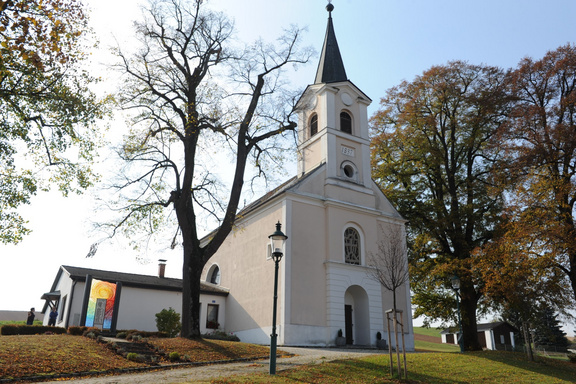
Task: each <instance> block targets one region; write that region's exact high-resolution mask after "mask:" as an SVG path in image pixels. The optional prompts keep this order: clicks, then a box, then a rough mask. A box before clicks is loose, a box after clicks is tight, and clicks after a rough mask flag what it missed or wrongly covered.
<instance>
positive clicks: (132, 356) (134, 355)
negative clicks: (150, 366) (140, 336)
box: [126, 352, 144, 363]
mask: <svg viewBox="0 0 576 384" xmlns="http://www.w3.org/2000/svg"><path fill="white" fill-rule="evenodd" d="M126 358H127V359H128V360H130V361H136V362H139V363H141V362H143V361H144V356H142V355H139V354H138V353H135V352H129V353H128V354H127V355H126Z"/></svg>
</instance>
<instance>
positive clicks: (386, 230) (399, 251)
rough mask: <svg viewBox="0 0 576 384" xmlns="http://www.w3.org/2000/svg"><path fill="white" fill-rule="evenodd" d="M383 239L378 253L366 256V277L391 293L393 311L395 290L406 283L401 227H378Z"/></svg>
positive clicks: (395, 308)
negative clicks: (367, 267)
mask: <svg viewBox="0 0 576 384" xmlns="http://www.w3.org/2000/svg"><path fill="white" fill-rule="evenodd" d="M380 231H381V232H382V233H383V234H384V236H385V239H383V240H380V241H379V242H378V252H376V253H370V254H369V255H368V266H369V267H370V269H369V270H368V276H369V277H370V278H371V279H372V280H374V281H377V282H378V283H380V285H382V287H384V289H386V290H387V291H390V292H392V296H393V309H394V311H396V310H397V307H396V290H397V289H398V288H400V287H402V286H403V285H404V284H406V282H408V278H409V274H408V259H407V258H406V241H405V237H404V231H403V227H402V226H400V225H392V224H387V225H386V226H380Z"/></svg>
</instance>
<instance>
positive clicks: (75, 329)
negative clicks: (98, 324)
mask: <svg viewBox="0 0 576 384" xmlns="http://www.w3.org/2000/svg"><path fill="white" fill-rule="evenodd" d="M87 329H88V327H84V326H82V327H80V326H77V325H73V326H70V327H68V333H69V334H71V335H72V336H82V335H84V332H86V330H87Z"/></svg>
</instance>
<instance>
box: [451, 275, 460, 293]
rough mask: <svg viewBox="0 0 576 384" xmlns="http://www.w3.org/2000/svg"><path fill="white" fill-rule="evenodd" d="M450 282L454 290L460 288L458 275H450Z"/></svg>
mask: <svg viewBox="0 0 576 384" xmlns="http://www.w3.org/2000/svg"><path fill="white" fill-rule="evenodd" d="M450 282H451V283H452V289H454V290H456V291H457V290H459V289H460V278H459V277H458V276H456V275H454V276H452V277H451V278H450Z"/></svg>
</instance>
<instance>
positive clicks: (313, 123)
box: [310, 114, 318, 137]
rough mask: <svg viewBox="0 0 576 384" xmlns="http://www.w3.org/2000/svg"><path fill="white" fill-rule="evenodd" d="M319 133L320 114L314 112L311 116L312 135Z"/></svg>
mask: <svg viewBox="0 0 576 384" xmlns="http://www.w3.org/2000/svg"><path fill="white" fill-rule="evenodd" d="M317 133H318V115H317V114H313V115H312V117H311V118H310V137H312V136H314V135H315V134H317Z"/></svg>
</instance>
